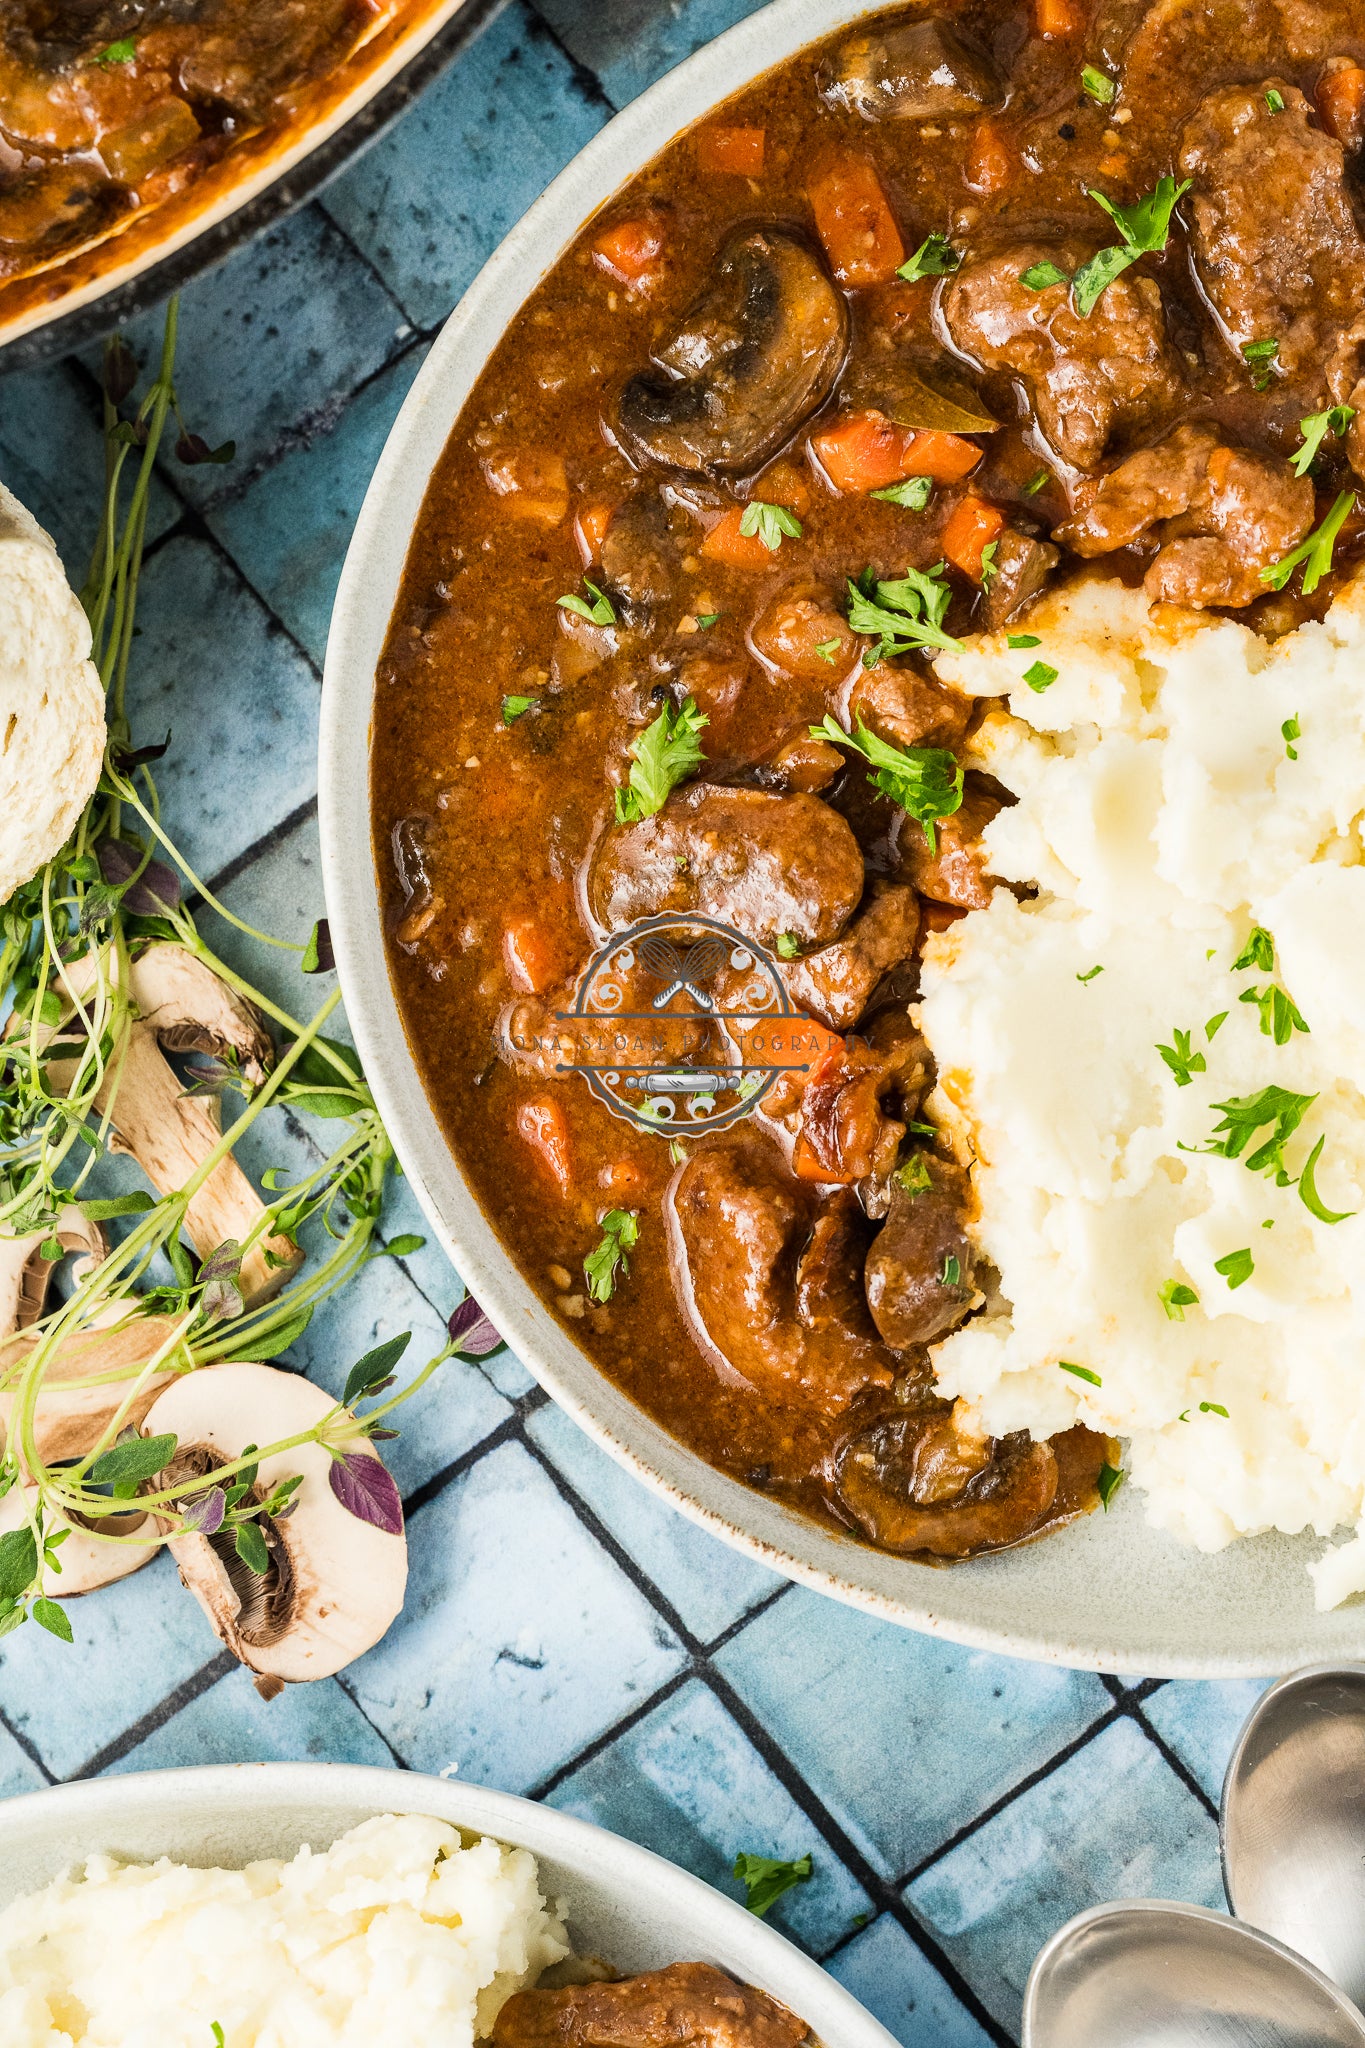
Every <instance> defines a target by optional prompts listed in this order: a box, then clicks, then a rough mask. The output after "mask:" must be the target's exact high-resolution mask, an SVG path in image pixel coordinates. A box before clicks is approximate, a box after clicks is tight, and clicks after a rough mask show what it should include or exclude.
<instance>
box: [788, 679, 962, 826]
mask: <svg viewBox="0 0 1365 2048" xmlns="http://www.w3.org/2000/svg"><path fill="white" fill-rule="evenodd" d="M810 734H811V738H812V739H817V740H832V741H833V742H834V744H835V746H836V747H852V748H853V749H854V750H855V751H856V752H857V753H859V754H861V755H862V757H863V759H864V760H865V761H870V762H871V763H872V766H873V768H874V770H875V771H876V772H875V773H874V774H872V775H869V776H868V778H867V779H868V781H869V782H870V783H871V784H872V786H873V788H874V789H879V790H880V791H881V793H882V795H883V796H886V797H890V799H891V801H892V803H893V804H899V805H900V807H901V809H902V810H903V811H904V812H905V813H906V815H907V816H908V817H911V818H917V819H918V820H919V822H920V824H921V825H922V826H923V827H924V836H925V839H926V840H927V841H928V844H929V851H930V852H931V853H934V852H936V851H937V850H938V839H937V835H936V834H935V831H934V823H935V820H936V819H938V818H949V817H951V816H952V814H953V812H954V811H956V810H958V809H960V807H961V804H962V770H961V769H960V768H959V767H958V765H957V760H956V757H955V756H954V755H953V754H950V753H949V751H948V749H947V748H946V747H893V746H891V745H890V744H889V742H888V741H886V740H883V739H879V738H878V737H877V735H876V733H875V732H869V731H868V729H867V727H866V726H865V725H864V724H863V721H862V719H861V718H860V719H859V720H858V729H857V731H856V732H845V731H844V729H843V727H842V726H841V725H839V724H837V723H836V721H835V720H834V719H833V718H832V717H831V715H830V714H829V712H828V711H827V712H826V713H825V716H824V719H823V721H822V722H821V723H820V724H819V725H813V726H812V727H811V728H810Z"/></svg>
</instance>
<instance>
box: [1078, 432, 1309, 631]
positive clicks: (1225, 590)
mask: <svg viewBox="0 0 1365 2048" xmlns="http://www.w3.org/2000/svg"><path fill="white" fill-rule="evenodd" d="M1313 513H1314V497H1313V485H1312V482H1311V480H1310V479H1309V478H1307V477H1298V476H1295V474H1294V472H1293V470H1292V469H1291V468H1290V466H1289V464H1288V463H1287V462H1285V461H1283V460H1282V459H1281V458H1280V457H1278V456H1270V455H1256V454H1253V453H1251V451H1250V450H1248V449H1245V448H1229V447H1226V446H1225V445H1224V443H1223V442H1222V441H1221V439H1220V437H1219V435H1218V433H1217V432H1216V430H1215V429H1214V428H1213V427H1210V426H1184V427H1177V428H1176V429H1175V432H1174V433H1172V434H1168V435H1167V436H1166V438H1165V440H1164V441H1158V443H1157V445H1156V446H1155V447H1154V448H1144V449H1143V450H1142V451H1141V452H1140V453H1139V454H1137V455H1130V456H1129V457H1128V460H1127V461H1126V462H1121V463H1120V464H1119V465H1118V467H1117V468H1116V469H1113V470H1111V471H1110V473H1109V475H1108V476H1106V477H1104V478H1102V479H1101V481H1100V483H1099V485H1098V487H1097V488H1096V489H1095V490H1094V492H1093V493H1092V494H1091V496H1090V498H1089V502H1088V503H1087V504H1086V505H1085V509H1084V510H1082V511H1079V512H1077V513H1076V514H1075V515H1074V516H1073V517H1072V518H1071V519H1068V520H1066V521H1065V522H1064V523H1063V524H1062V525H1061V526H1059V527H1058V528H1057V530H1056V537H1057V539H1058V540H1060V541H1063V542H1064V543H1065V544H1066V546H1067V547H1069V548H1071V549H1072V550H1073V551H1074V552H1075V553H1076V554H1078V555H1103V554H1109V553H1110V552H1112V550H1114V549H1115V548H1124V547H1131V546H1132V544H1133V543H1134V542H1135V541H1138V540H1141V539H1142V538H1143V537H1144V535H1147V534H1149V533H1150V534H1152V535H1153V536H1154V538H1155V539H1156V541H1157V542H1158V544H1159V549H1160V552H1159V553H1158V554H1157V556H1156V559H1155V561H1153V562H1152V564H1151V566H1150V567H1149V569H1148V570H1147V574H1146V577H1145V579H1144V587H1145V589H1146V590H1147V591H1148V593H1149V595H1150V596H1152V597H1154V598H1162V599H1165V600H1167V601H1168V602H1170V603H1172V604H1186V605H1192V606H1195V607H1200V606H1206V605H1234V606H1235V605H1246V604H1251V603H1252V602H1253V600H1254V599H1256V598H1258V597H1264V595H1265V592H1266V585H1265V584H1264V583H1263V582H1262V580H1261V574H1260V572H1261V570H1262V569H1264V568H1268V567H1269V566H1270V564H1271V563H1273V562H1277V561H1278V560H1279V559H1280V557H1281V556H1282V555H1286V554H1288V553H1289V551H1290V550H1291V549H1292V548H1294V547H1297V545H1298V543H1299V542H1300V541H1301V540H1302V539H1303V536H1304V535H1305V534H1306V533H1307V531H1308V529H1309V527H1310V526H1311V525H1312V524H1313Z"/></svg>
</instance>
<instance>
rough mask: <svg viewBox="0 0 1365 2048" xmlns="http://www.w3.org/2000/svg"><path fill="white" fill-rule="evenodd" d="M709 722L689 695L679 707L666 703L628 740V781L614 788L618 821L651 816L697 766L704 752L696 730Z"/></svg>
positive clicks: (626, 822)
mask: <svg viewBox="0 0 1365 2048" xmlns="http://www.w3.org/2000/svg"><path fill="white" fill-rule="evenodd" d="M708 723H709V721H708V719H707V716H706V713H705V712H704V711H698V709H697V707H696V704H695V702H694V701H693V699H692V698H691V697H689V698H688V699H687V702H686V703H685V704H684V705H683V706H682V708H681V709H678V708H677V707H675V706H674V705H672V704H665V706H664V708H663V710H662V711H661V712H660V713H659V715H658V717H657V718H656V719H655V721H654V723H653V724H652V725H647V726H646V727H645V729H644V731H643V732H642V733H641V734H640V736H639V738H638V739H636V740H633V741H632V742H631V746H630V752H631V756H632V760H631V769H630V781H629V784H628V785H627V787H626V788H625V789H621V788H619V787H618V789H617V791H616V822H617V824H618V825H634V824H635V823H637V822H638V820H639V819H641V818H652V817H653V815H654V813H655V811H661V810H662V809H663V807H664V805H665V803H666V802H667V800H668V797H669V795H670V793H671V792H672V791H673V790H674V789H676V788H677V786H678V784H679V783H680V782H686V780H687V778H688V776H689V775H691V774H693V773H694V771H695V770H696V769H698V768H700V766H701V764H702V762H703V761H704V760H705V758H706V756H705V755H704V754H703V753H702V750H701V742H700V740H699V738H698V734H699V733H700V732H701V729H702V727H703V726H704V725H706V724H708Z"/></svg>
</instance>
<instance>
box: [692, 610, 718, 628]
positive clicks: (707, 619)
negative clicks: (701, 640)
mask: <svg viewBox="0 0 1365 2048" xmlns="http://www.w3.org/2000/svg"><path fill="white" fill-rule="evenodd" d="M719 617H720V613H719V612H698V613H697V625H698V628H699V629H700V631H701V632H703V633H709V632H710V630H711V628H712V627H713V626H714V625H715V623H716V620H717V619H718V618H719Z"/></svg>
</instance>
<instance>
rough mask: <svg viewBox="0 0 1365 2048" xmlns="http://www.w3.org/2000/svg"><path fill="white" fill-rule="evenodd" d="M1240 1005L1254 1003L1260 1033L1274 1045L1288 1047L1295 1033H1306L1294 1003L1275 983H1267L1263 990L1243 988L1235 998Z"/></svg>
mask: <svg viewBox="0 0 1365 2048" xmlns="http://www.w3.org/2000/svg"><path fill="white" fill-rule="evenodd" d="M1237 1000H1238V1001H1239V1002H1242V1003H1255V1005H1256V1007H1257V1009H1258V1010H1259V1011H1260V1013H1261V1031H1262V1034H1263V1035H1264V1036H1265V1037H1266V1038H1273V1039H1274V1041H1275V1043H1276V1045H1288V1043H1289V1041H1290V1038H1291V1037H1292V1036H1293V1034H1294V1033H1295V1032H1296V1031H1303V1032H1307V1030H1308V1026H1307V1025H1306V1024H1305V1023H1304V1021H1303V1018H1302V1016H1301V1015H1300V1014H1299V1010H1298V1008H1297V1006H1296V1005H1295V1003H1294V1002H1293V1001H1292V1000H1291V999H1290V997H1289V996H1287V995H1286V994H1285V991H1284V990H1283V989H1282V988H1280V987H1279V986H1278V985H1277V984H1276V983H1275V982H1273V981H1272V982H1268V983H1267V985H1266V986H1265V987H1264V988H1245V989H1243V990H1242V993H1241V995H1240V996H1239V997H1238V998H1237Z"/></svg>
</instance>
